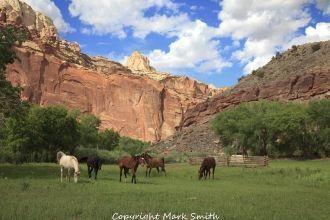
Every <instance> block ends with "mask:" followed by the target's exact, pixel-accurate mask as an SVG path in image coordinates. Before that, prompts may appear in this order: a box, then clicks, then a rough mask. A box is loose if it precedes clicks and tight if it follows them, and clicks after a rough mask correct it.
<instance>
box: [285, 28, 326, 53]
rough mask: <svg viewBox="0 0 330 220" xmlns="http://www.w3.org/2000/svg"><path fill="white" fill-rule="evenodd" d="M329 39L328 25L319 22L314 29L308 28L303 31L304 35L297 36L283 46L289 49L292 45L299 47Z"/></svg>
mask: <svg viewBox="0 0 330 220" xmlns="http://www.w3.org/2000/svg"><path fill="white" fill-rule="evenodd" d="M329 39H330V23H324V22H320V23H317V24H316V25H315V28H314V27H312V26H308V27H307V28H306V29H305V34H304V35H302V36H298V37H295V38H293V39H292V40H290V42H289V43H288V44H287V45H286V46H285V48H289V47H291V46H292V45H299V44H304V43H309V42H315V41H325V40H329Z"/></svg>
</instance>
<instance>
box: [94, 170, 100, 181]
mask: <svg viewBox="0 0 330 220" xmlns="http://www.w3.org/2000/svg"><path fill="white" fill-rule="evenodd" d="M97 171H99V168H98V167H97V168H95V170H94V173H95V180H96V178H97Z"/></svg>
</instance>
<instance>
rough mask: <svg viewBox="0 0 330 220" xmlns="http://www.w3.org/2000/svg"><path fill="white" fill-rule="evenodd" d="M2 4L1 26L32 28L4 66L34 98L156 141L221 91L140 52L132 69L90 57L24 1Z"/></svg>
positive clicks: (25, 94) (26, 97)
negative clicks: (161, 69) (156, 65)
mask: <svg viewBox="0 0 330 220" xmlns="http://www.w3.org/2000/svg"><path fill="white" fill-rule="evenodd" d="M4 7H5V8H6V9H5V10H4V9H3V8H4ZM0 8H2V12H1V13H2V15H1V13H0V15H1V16H0V18H1V19H0V26H1V25H2V26H5V25H8V24H14V25H17V26H19V25H22V26H24V27H26V29H27V31H28V33H29V39H28V40H27V41H26V42H24V43H23V45H22V46H19V47H16V48H15V51H16V54H17V57H18V58H19V59H17V60H16V61H15V63H13V64H11V65H8V66H7V70H6V72H7V78H8V79H9V80H10V81H11V82H12V83H13V84H14V85H18V86H20V87H21V88H22V89H23V91H22V94H21V97H22V99H24V100H27V101H29V102H31V103H35V104H40V105H53V104H64V105H66V106H67V107H69V108H76V109H79V110H80V111H81V112H83V113H92V114H95V115H97V116H99V117H100V118H101V120H102V125H101V126H102V128H113V129H114V130H116V131H119V132H120V133H121V135H125V136H129V137H132V138H138V139H141V140H145V141H158V140H160V139H163V138H166V137H168V136H170V135H172V134H173V133H174V132H175V127H177V126H179V125H180V124H181V123H182V119H183V115H184V113H185V112H186V111H187V110H188V109H189V108H192V107H193V106H195V105H196V104H197V103H200V102H202V101H205V100H207V99H208V98H210V97H211V96H212V95H214V94H215V93H216V92H217V90H214V89H211V88H209V87H208V86H207V85H204V84H201V83H198V82H197V81H195V80H192V79H189V78H187V77H175V76H171V75H169V74H162V73H157V72H156V71H155V69H153V68H151V67H150V65H149V61H148V60H147V58H145V57H143V56H142V55H140V54H139V53H137V52H136V53H134V54H133V56H132V57H131V58H130V59H129V60H130V61H131V62H130V65H129V66H130V68H133V69H134V70H130V69H128V68H126V67H125V66H123V65H121V64H120V63H116V62H113V61H110V60H108V59H105V58H103V57H89V56H87V55H85V54H83V53H81V51H80V48H79V45H78V44H77V43H70V42H67V41H65V40H61V39H59V37H58V35H57V32H56V29H55V27H54V25H53V24H52V22H51V20H50V19H49V18H48V17H46V16H44V15H41V14H40V13H38V12H34V11H33V10H32V8H31V7H29V6H28V5H27V4H25V3H24V2H20V1H18V0H1V1H0Z"/></svg>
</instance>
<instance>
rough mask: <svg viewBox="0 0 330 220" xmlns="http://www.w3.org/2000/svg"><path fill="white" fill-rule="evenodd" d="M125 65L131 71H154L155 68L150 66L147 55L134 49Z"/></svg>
mask: <svg viewBox="0 0 330 220" xmlns="http://www.w3.org/2000/svg"><path fill="white" fill-rule="evenodd" d="M126 66H127V68H128V69H130V70H132V71H141V72H155V71H156V70H155V68H153V67H151V66H150V62H149V60H148V58H147V57H145V56H143V55H142V54H141V53H140V52H139V51H134V52H133V53H132V55H131V56H130V57H129V58H128V59H127V63H126Z"/></svg>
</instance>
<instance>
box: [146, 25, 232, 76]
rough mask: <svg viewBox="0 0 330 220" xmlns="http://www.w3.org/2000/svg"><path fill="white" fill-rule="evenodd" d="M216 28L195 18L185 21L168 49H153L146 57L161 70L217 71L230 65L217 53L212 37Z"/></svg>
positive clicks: (217, 49) (217, 44)
mask: <svg viewBox="0 0 330 220" xmlns="http://www.w3.org/2000/svg"><path fill="white" fill-rule="evenodd" d="M216 35H217V29H216V28H212V27H209V26H208V25H207V24H206V23H204V22H202V21H200V20H197V21H195V22H190V23H187V24H186V25H185V26H184V28H182V30H181V32H180V33H179V34H178V38H177V39H176V40H175V41H174V42H172V43H171V44H170V45H169V51H168V52H164V51H161V50H153V51H152V52H150V53H149V55H148V57H149V58H150V62H151V64H152V65H153V66H155V67H156V68H158V69H161V70H169V69H172V70H173V69H178V70H179V69H183V68H195V69H197V70H198V71H200V72H208V71H217V72H220V71H221V69H222V68H224V67H227V66H230V65H231V64H230V63H229V62H225V61H223V60H222V58H221V56H220V54H219V41H218V40H214V39H213V38H214V37H215V36H216Z"/></svg>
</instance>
